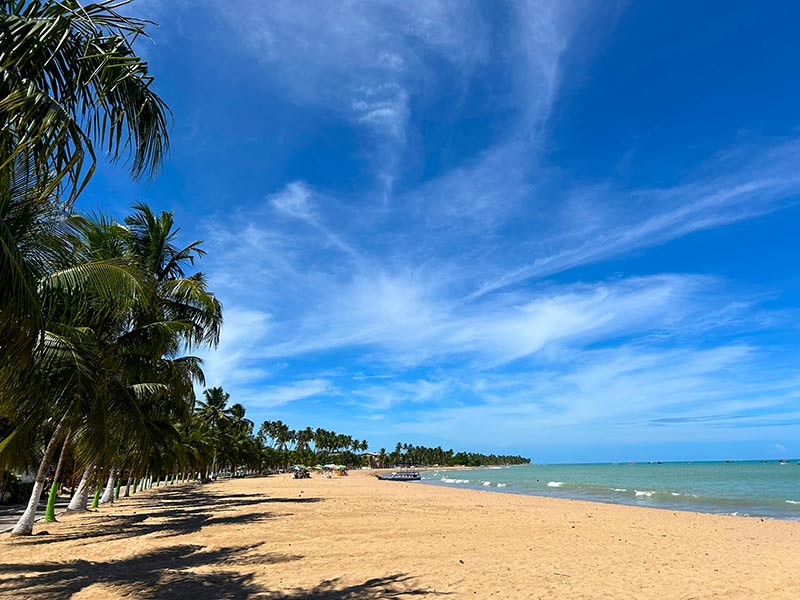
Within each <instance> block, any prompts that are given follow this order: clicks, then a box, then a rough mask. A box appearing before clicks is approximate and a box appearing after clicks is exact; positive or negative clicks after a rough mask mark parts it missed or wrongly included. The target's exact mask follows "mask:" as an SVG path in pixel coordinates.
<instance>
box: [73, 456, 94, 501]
mask: <svg viewBox="0 0 800 600" xmlns="http://www.w3.org/2000/svg"><path fill="white" fill-rule="evenodd" d="M92 471H94V461H92V462H90V463H89V464H88V465H86V468H85V469H84V470H83V475H82V476H81V482H80V483H79V484H78V489H77V490H75V493H74V494H73V495H72V500H70V501H69V506H67V510H70V511H79V512H83V511H86V510H89V509H88V508H87V506H86V504H87V502H88V501H89V477H90V476H91V474H92Z"/></svg>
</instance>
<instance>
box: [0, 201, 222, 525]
mask: <svg viewBox="0 0 800 600" xmlns="http://www.w3.org/2000/svg"><path fill="white" fill-rule="evenodd" d="M133 208H134V212H133V213H132V214H131V215H129V216H128V217H127V218H126V219H125V220H124V222H123V223H124V224H120V223H116V222H113V221H112V220H110V219H108V218H106V217H104V216H102V215H95V216H81V215H67V216H60V217H58V219H57V221H56V222H54V223H52V226H51V230H50V235H49V236H48V237H47V238H46V239H41V240H40V242H39V248H44V249H46V252H47V254H48V259H47V263H46V264H43V267H44V269H43V271H42V273H41V275H40V276H39V278H38V279H37V281H36V288H37V293H38V296H39V300H40V307H41V308H40V311H41V315H42V317H43V321H44V328H43V332H42V337H41V341H40V342H38V343H37V345H36V346H35V347H34V349H33V351H32V353H31V357H30V362H29V364H28V365H27V366H26V367H25V368H24V369H22V370H20V371H19V372H18V373H17V375H16V377H14V376H13V375H9V374H7V373H6V374H5V375H4V378H3V382H2V384H3V385H2V388H1V389H2V391H3V393H2V395H0V413H2V414H3V415H4V416H6V417H7V418H9V419H10V421H11V422H12V423H13V425H14V428H13V430H12V432H11V433H10V434H9V435H8V436H7V437H6V438H5V439H4V440H3V441H2V442H0V452H2V454H0V456H2V457H4V459H5V461H6V463H7V464H10V465H12V466H13V465H14V464H15V461H14V459H15V457H21V456H23V455H24V454H25V453H26V452H27V451H28V449H29V448H31V447H37V446H42V447H44V452H43V454H42V457H41V460H40V462H39V467H38V469H37V475H36V479H35V483H34V488H33V493H32V494H31V498H30V502H29V504H28V509H27V510H26V511H25V513H24V514H23V516H22V518H21V519H20V522H19V523H18V525H17V527H16V528H15V529H14V533H17V534H26V533H30V532H31V531H32V526H33V519H34V515H35V511H36V507H37V504H38V502H39V497H40V494H41V492H42V488H43V486H44V482H45V478H46V476H47V473H48V469H49V466H50V464H51V462H53V459H54V456H55V455H56V452H58V451H59V449H60V455H61V460H60V461H59V462H61V463H62V464H63V463H64V461H65V460H69V458H70V457H71V458H72V461H71V462H72V463H74V464H77V465H79V466H80V467H81V468H82V477H81V481H80V484H79V485H78V488H77V491H76V492H75V494H74V495H73V498H72V500H71V502H70V509H72V510H85V509H86V508H87V506H86V503H87V499H88V493H89V491H90V489H94V488H97V489H99V487H98V486H99V484H100V482H101V481H107V485H106V493H105V494H104V495H103V496H102V498H101V500H105V501H110V499H111V498H110V494H111V493H112V491H113V490H114V489H115V487H116V480H117V477H118V476H119V474H120V473H121V472H122V471H124V472H127V473H129V474H131V475H133V476H135V477H143V476H150V475H161V474H162V473H164V472H167V471H173V470H175V469H176V468H177V467H179V466H180V467H184V468H189V467H191V468H198V467H201V466H202V463H203V461H204V457H205V456H206V455H207V452H205V448H204V444H206V442H205V441H204V440H202V438H201V437H200V436H195V438H192V437H191V436H190V437H188V438H187V437H186V436H182V435H181V430H180V425H181V423H187V422H189V421H190V420H191V417H192V413H193V407H194V400H195V399H194V386H195V385H196V384H200V385H202V384H203V383H204V381H203V373H202V370H201V368H200V360H199V359H198V358H196V357H194V356H191V355H188V354H186V351H187V350H191V349H193V348H196V347H198V346H201V345H212V346H213V345H215V344H216V343H217V340H218V338H219V332H220V328H221V326H222V309H221V305H220V303H219V301H218V300H217V299H216V298H215V297H214V295H213V294H212V293H211V292H210V291H209V290H208V289H207V286H206V283H205V279H204V277H203V275H202V273H199V272H196V273H192V274H187V272H186V270H187V268H188V267H190V266H191V265H192V263H193V262H194V260H195V259H196V258H197V257H199V256H201V255H202V254H203V251H202V249H201V248H200V245H199V243H198V242H194V243H192V244H190V245H189V246H186V247H179V246H176V245H175V244H174V240H175V237H176V234H177V229H176V228H175V227H174V223H173V219H172V214H171V213H169V212H162V213H160V214H156V213H154V212H153V211H152V210H151V209H150V208H149V207H148V206H146V205H144V204H139V205H135V206H134V207H133ZM109 282H113V285H107V284H108V283H109ZM11 384H13V385H11ZM189 431H191V430H189ZM192 442H194V444H192ZM59 477H60V474H58V475H57V476H56V477H55V481H54V482H53V491H55V490H56V489H57V487H58V478H59ZM54 493H55V492H54Z"/></svg>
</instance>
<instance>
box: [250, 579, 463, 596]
mask: <svg viewBox="0 0 800 600" xmlns="http://www.w3.org/2000/svg"><path fill="white" fill-rule="evenodd" d="M413 579H414V578H413V577H411V576H410V575H405V574H403V573H396V574H395V575H387V576H386V577H376V578H374V579H369V580H367V581H365V582H364V583H358V584H355V585H342V584H341V583H340V581H339V580H338V579H332V580H330V581H323V582H322V583H320V584H319V585H317V586H314V587H313V588H309V589H296V590H292V591H291V592H289V593H275V594H274V595H273V594H270V593H265V594H262V595H261V596H259V598H263V599H265V600H273V599H275V600H277V599H278V598H283V599H285V600H381V599H382V598H400V599H402V598H411V597H414V596H428V597H430V596H449V595H450V593H449V592H442V591H436V590H432V589H430V590H428V589H422V588H418V587H414V586H413V585H412V582H413Z"/></svg>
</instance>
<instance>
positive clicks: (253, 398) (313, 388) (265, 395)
mask: <svg viewBox="0 0 800 600" xmlns="http://www.w3.org/2000/svg"><path fill="white" fill-rule="evenodd" d="M333 391H334V387H333V386H332V384H331V382H329V381H327V380H325V379H308V380H299V381H295V382H292V383H289V384H286V385H267V386H263V387H261V388H259V389H258V390H253V391H251V392H250V394H249V396H250V399H249V401H248V406H252V407H254V408H257V409H264V408H274V407H276V406H282V405H284V404H288V403H290V402H294V401H296V400H304V399H306V398H312V397H314V396H320V395H323V394H330V393H332V392H333Z"/></svg>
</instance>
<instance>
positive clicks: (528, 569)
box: [0, 471, 800, 600]
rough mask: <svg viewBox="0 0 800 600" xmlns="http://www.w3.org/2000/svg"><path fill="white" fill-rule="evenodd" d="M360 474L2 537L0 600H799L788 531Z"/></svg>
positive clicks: (164, 497)
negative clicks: (444, 598)
mask: <svg viewBox="0 0 800 600" xmlns="http://www.w3.org/2000/svg"><path fill="white" fill-rule="evenodd" d="M370 474H371V472H369V471H358V472H354V473H353V474H352V475H351V476H350V477H342V478H333V479H320V478H312V479H305V480H292V479H290V478H288V477H287V476H285V475H276V476H271V477H265V478H246V479H231V480H223V481H218V482H215V483H212V484H206V485H200V484H179V485H175V486H168V487H164V488H159V489H154V490H148V491H147V492H142V493H139V494H137V495H136V496H135V497H131V498H128V499H126V500H125V501H124V502H118V503H117V504H115V505H113V506H111V507H104V508H101V509H100V510H99V511H98V512H94V513H90V514H85V515H65V516H62V517H60V518H59V521H60V522H59V523H57V524H53V525H50V524H48V525H47V526H46V527H42V526H39V527H38V528H37V531H41V530H43V529H46V530H47V531H48V535H42V536H36V535H34V536H33V537H31V538H11V537H10V536H9V535H8V534H2V535H0V552H2V555H3V563H4V564H3V565H2V567H0V596H5V595H8V596H9V597H15V598H26V597H30V598H37V599H38V600H41V599H43V598H44V599H47V598H63V597H65V596H68V597H72V598H74V599H75V600H94V599H98V600H99V599H106V598H122V597H126V596H127V597H131V596H133V597H137V598H162V597H176V598H177V597H192V598H220V599H221V598H249V597H259V598H268V599H272V598H276V599H277V598H342V599H345V598H367V599H373V598H374V599H375V600H377V599H378V598H385V597H397V598H412V597H414V598H416V597H424V598H435V597H439V596H440V595H445V594H447V595H450V596H452V597H454V598H465V597H471V598H492V597H496V598H538V597H552V598H567V599H572V598H575V599H578V598H580V599H589V598H591V599H595V598H625V597H635V598H637V599H639V600H646V599H653V600H656V599H658V600H662V599H664V600H672V599H674V600H679V599H680V600H686V599H687V598H696V599H697V600H711V599H715V600H719V599H722V598H725V599H730V598H732V599H741V600H751V599H752V598H766V599H771V600H784V599H786V600H789V599H790V598H796V597H800V575H798V574H800V556H798V553H797V548H798V547H799V546H800V523H797V522H792V521H782V520H770V519H763V520H762V519H759V518H742V517H732V516H727V515H714V514H707V513H694V512H680V511H670V510H663V509H653V508H649V507H634V506H625V505H616V504H605V503H599V502H588V501H583V500H571V499H562V498H551V497H541V496H527V495H521V494H515V493H501V494H496V493H484V494H475V493H472V492H476V491H484V492H486V491H489V490H472V489H463V488H461V489H456V488H450V487H446V486H441V485H416V484H415V483H403V482H381V481H379V480H377V479H375V478H374V477H370V476H369V475H370ZM35 533H36V532H35ZM67 592H68V593H67Z"/></svg>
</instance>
